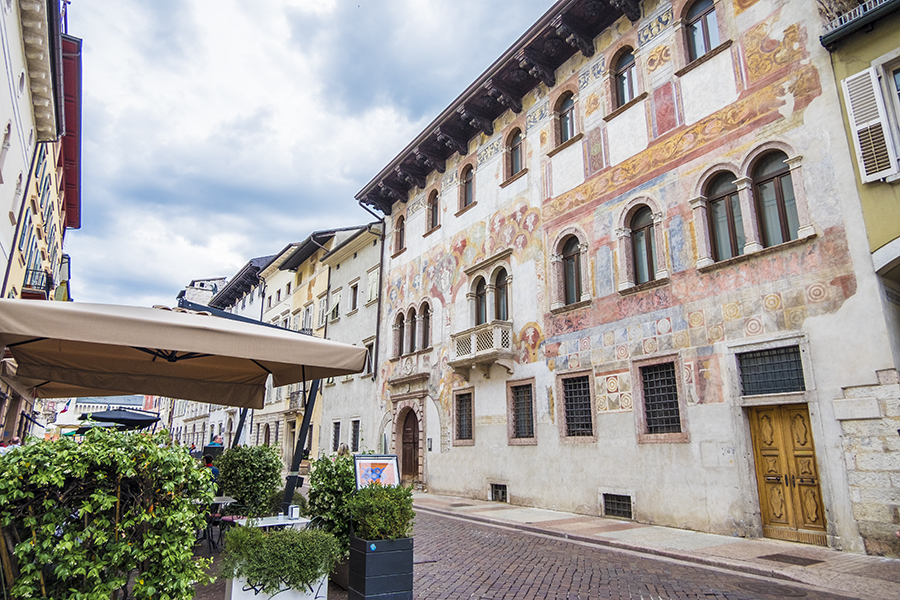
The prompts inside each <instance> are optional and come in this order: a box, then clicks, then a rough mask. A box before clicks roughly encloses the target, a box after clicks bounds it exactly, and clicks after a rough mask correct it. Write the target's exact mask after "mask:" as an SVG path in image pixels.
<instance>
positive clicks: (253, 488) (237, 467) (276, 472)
mask: <svg viewBox="0 0 900 600" xmlns="http://www.w3.org/2000/svg"><path fill="white" fill-rule="evenodd" d="M216 466H217V467H218V468H219V490H220V492H221V493H222V495H224V496H231V497H232V498H234V499H235V500H236V501H237V503H238V504H239V505H242V506H243V510H242V512H243V513H244V516H248V517H262V516H266V515H268V514H269V512H270V510H271V507H270V497H271V495H272V493H273V492H274V491H275V490H276V489H278V487H279V485H280V483H281V467H282V464H281V459H280V458H279V457H278V452H277V451H276V450H275V448H272V447H269V446H241V447H239V448H229V449H228V450H226V451H225V453H224V454H222V455H221V456H219V457H218V458H217V459H216Z"/></svg>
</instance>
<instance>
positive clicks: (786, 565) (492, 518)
mask: <svg viewBox="0 0 900 600" xmlns="http://www.w3.org/2000/svg"><path fill="white" fill-rule="evenodd" d="M413 500H414V507H415V508H416V510H420V511H427V512H432V513H437V514H442V515H449V516H454V517H459V518H462V519H468V520H470V521H475V522H480V523H489V524H492V525H502V526H506V527H511V528H514V529H518V530H521V531H528V532H531V533H538V534H542V535H549V536H553V537H561V538H565V539H569V540H572V541H575V542H581V543H586V544H594V545H598V546H606V547H611V548H619V549H622V550H630V551H634V552H640V553H644V554H653V555H657V556H663V557H667V558H674V559H678V560H683V561H686V562H692V563H697V564H702V565H708V566H714V567H718V568H721V569H728V570H731V571H736V572H739V573H750V574H754V575H762V576H765V577H773V578H777V579H784V580H788V581H796V582H799V583H805V584H808V585H811V586H815V587H819V588H825V589H828V590H830V591H832V592H834V593H841V594H847V595H849V596H851V597H854V598H860V599H863V600H885V599H888V598H900V560H898V559H891V558H881V557H877V556H866V555H860V554H852V553H849V552H838V551H835V550H831V549H829V548H821V547H818V546H807V545H803V544H794V543H790V542H782V541H778V540H769V539H743V538H732V537H727V536H723V535H715V534H710V533H699V532H696V531H688V530H685V529H675V528H671V527H659V526H656V525H642V524H640V523H633V522H631V521H622V520H619V519H609V518H603V517H588V516H583V515H576V514H572V513H564V512H558V511H552V510H543V509H538V508H527V507H522V506H514V505H510V504H501V503H497V502H487V501H482V500H472V499H469V498H454V497H451V496H438V495H435V494H429V493H424V492H415V493H414V494H413Z"/></svg>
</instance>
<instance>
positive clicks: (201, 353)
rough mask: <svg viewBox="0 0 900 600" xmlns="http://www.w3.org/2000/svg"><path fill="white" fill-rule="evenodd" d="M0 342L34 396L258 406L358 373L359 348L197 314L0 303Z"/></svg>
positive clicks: (17, 378)
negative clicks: (271, 391)
mask: <svg viewBox="0 0 900 600" xmlns="http://www.w3.org/2000/svg"><path fill="white" fill-rule="evenodd" d="M0 346H2V347H5V348H6V349H7V350H9V351H10V352H11V353H12V356H13V358H14V359H15V361H16V367H15V373H11V372H9V370H7V372H6V375H5V377H4V378H6V379H9V378H12V379H14V380H15V382H16V383H17V384H18V385H21V386H23V387H25V388H27V389H28V391H29V392H30V393H31V394H32V395H33V397H36V398H67V397H72V396H119V395H126V394H135V393H136V394H153V395H158V396H168V397H170V398H182V399H185V400H196V401H198V402H207V403H212V404H224V405H228V406H241V407H250V408H262V407H263V401H264V396H265V384H266V378H267V377H268V376H269V375H270V374H271V375H272V378H273V383H274V385H276V386H282V385H288V384H291V383H297V382H300V381H304V380H312V379H322V378H326V377H336V376H339V375H347V374H351V373H359V372H361V371H362V370H363V368H364V366H365V358H366V349H365V348H362V347H357V346H350V345H348V344H342V343H338V342H331V341H328V340H322V339H319V338H315V337H311V336H306V335H302V334H299V333H297V332H294V331H289V330H283V329H277V328H272V327H265V326H262V325H258V324H253V323H243V322H239V321H232V320H227V319H221V318H218V317H213V316H210V315H203V314H197V313H187V312H177V311H169V310H160V309H155V308H137V307H129V306H114V305H106V304H85V303H75V302H37V301H28V300H10V299H0Z"/></svg>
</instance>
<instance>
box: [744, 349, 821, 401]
mask: <svg viewBox="0 0 900 600" xmlns="http://www.w3.org/2000/svg"><path fill="white" fill-rule="evenodd" d="M738 364H739V365H740V369H741V387H742V389H743V394H744V395H745V396H753V395H756V394H784V393H786V392H802V391H804V390H805V389H806V382H805V381H804V379H803V363H802V361H801V360H800V347H799V346H788V347H786V348H771V349H769V350H758V351H755V352H744V353H743V354H738Z"/></svg>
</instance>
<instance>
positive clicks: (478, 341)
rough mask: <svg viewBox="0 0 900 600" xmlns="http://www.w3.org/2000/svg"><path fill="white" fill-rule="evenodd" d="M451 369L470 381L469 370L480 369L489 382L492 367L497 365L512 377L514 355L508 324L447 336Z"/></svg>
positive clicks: (499, 323) (486, 326) (492, 324)
mask: <svg viewBox="0 0 900 600" xmlns="http://www.w3.org/2000/svg"><path fill="white" fill-rule="evenodd" d="M450 340H451V357H450V366H451V367H453V369H454V370H456V371H458V372H460V373H461V374H462V375H463V377H465V378H466V379H467V380H468V379H469V370H470V369H471V368H473V367H475V368H477V369H479V370H480V371H481V372H482V373H483V374H484V376H485V378H488V377H490V376H491V366H493V365H495V364H496V365H500V366H502V367H503V368H505V369H506V371H507V373H510V374H512V372H513V364H514V360H513V358H514V356H515V351H514V350H513V331H512V322H511V321H493V322H491V323H485V324H484V325H478V326H476V327H473V328H472V329H467V330H466V331H461V332H459V333H456V334H452V335H451V336H450Z"/></svg>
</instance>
